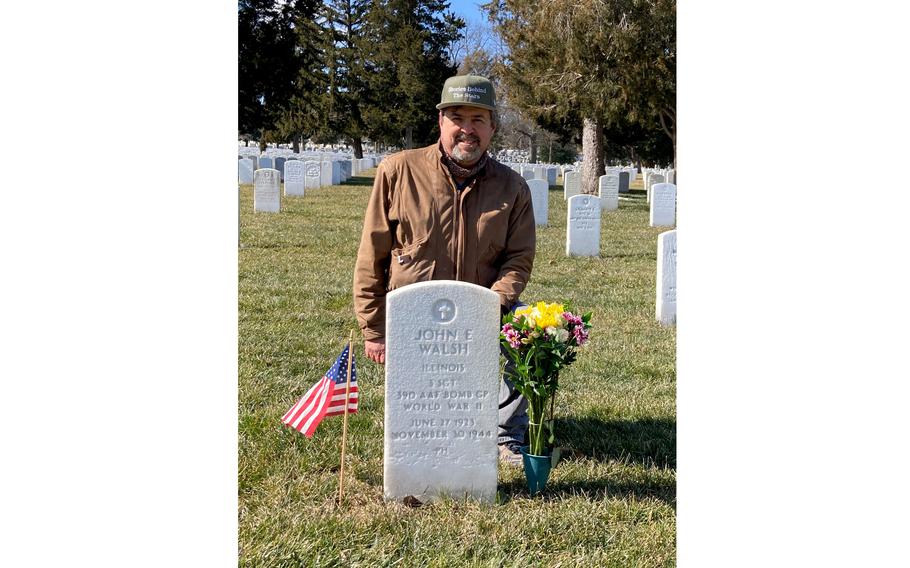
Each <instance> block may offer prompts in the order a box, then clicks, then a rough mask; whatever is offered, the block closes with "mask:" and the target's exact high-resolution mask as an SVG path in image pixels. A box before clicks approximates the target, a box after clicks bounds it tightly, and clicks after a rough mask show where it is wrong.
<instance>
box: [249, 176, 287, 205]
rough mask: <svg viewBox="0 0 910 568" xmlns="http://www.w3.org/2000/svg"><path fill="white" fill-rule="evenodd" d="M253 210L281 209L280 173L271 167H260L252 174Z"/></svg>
mask: <svg viewBox="0 0 910 568" xmlns="http://www.w3.org/2000/svg"><path fill="white" fill-rule="evenodd" d="M253 211H263V212H267V213H278V212H279V211H281V174H279V173H278V170H273V169H272V168H260V169H258V170H256V172H255V173H254V174H253Z"/></svg>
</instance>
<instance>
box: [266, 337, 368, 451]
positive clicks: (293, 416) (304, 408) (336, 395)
mask: <svg viewBox="0 0 910 568" xmlns="http://www.w3.org/2000/svg"><path fill="white" fill-rule="evenodd" d="M349 349H350V346H348V347H345V349H344V351H342V352H341V355H339V356H338V359H336V360H335V364H334V365H332V367H331V368H330V369H329V370H328V371H327V372H326V374H325V375H324V376H323V377H322V378H321V379H320V380H319V381H318V382H317V383H316V384H315V385H313V386H312V387H310V390H308V391H307V392H306V394H305V395H303V397H302V398H301V399H300V400H298V401H297V403H296V404H294V406H292V407H291V408H290V410H288V411H287V412H286V413H285V414H284V416H282V417H281V422H282V423H283V424H285V425H287V426H290V427H291V428H294V429H295V430H297V431H298V432H300V433H302V434H303V435H304V436H306V437H307V438H312V437H313V433H314V432H315V431H316V427H317V426H319V423H320V422H322V419H323V418H325V417H326V416H337V415H339V414H344V407H345V390H346V389H347V388H348V385H347V384H346V383H347V364H348V361H347V357H348V350H349ZM356 381H357V370H356V367H355V364H354V358H353V357H351V383H350V386H349V388H350V393H349V396H348V398H347V407H348V414H352V413H355V412H357V406H358V402H359V397H360V395H359V392H358V389H357V383H356Z"/></svg>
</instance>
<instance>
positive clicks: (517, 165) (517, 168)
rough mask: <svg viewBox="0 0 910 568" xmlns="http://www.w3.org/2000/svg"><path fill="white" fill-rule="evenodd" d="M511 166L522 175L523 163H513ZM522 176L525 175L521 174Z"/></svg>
mask: <svg viewBox="0 0 910 568" xmlns="http://www.w3.org/2000/svg"><path fill="white" fill-rule="evenodd" d="M511 168H512V169H513V170H515V171H516V172H517V173H518V175H521V164H512V166H511ZM521 177H524V176H523V175H521Z"/></svg>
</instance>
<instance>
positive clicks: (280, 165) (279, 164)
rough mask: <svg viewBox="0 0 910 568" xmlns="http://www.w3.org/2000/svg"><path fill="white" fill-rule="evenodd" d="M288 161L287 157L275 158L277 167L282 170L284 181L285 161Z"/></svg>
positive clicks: (282, 179)
mask: <svg viewBox="0 0 910 568" xmlns="http://www.w3.org/2000/svg"><path fill="white" fill-rule="evenodd" d="M287 161H288V159H287V158H284V157H281V156H279V157H277V158H275V169H276V170H278V171H279V172H281V181H284V163H285V162H287Z"/></svg>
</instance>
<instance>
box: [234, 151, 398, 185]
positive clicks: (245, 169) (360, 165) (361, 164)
mask: <svg viewBox="0 0 910 568" xmlns="http://www.w3.org/2000/svg"><path fill="white" fill-rule="evenodd" d="M379 160H380V158H376V157H370V158H361V159H357V158H353V159H343V160H327V159H322V160H319V159H311V160H297V159H285V158H275V160H274V162H273V161H272V159H271V158H268V157H260V158H256V157H255V156H253V157H247V158H243V157H242V158H240V159H239V160H238V165H237V179H238V181H239V183H253V173H254V172H255V171H256V170H258V169H265V168H271V169H275V170H277V171H278V173H279V177H280V179H281V181H287V173H286V172H287V167H286V166H287V164H289V163H291V164H293V163H295V162H296V163H301V164H310V163H315V164H320V163H321V164H325V163H326V162H330V163H333V164H339V166H338V168H339V169H340V174H339V173H333V174H326V173H325V172H323V173H322V178H321V180H322V181H321V182H320V185H335V184H339V183H342V182H343V181H346V180H347V179H348V178H350V177H351V176H352V175H357V174H359V173H360V172H362V171H363V170H367V169H370V168H373V167H376V166H377V165H378V163H379ZM298 167H299V166H295V165H292V170H293V171H294V172H296V171H297V168H298ZM306 167H308V168H309V166H306ZM333 167H334V166H333ZM323 170H325V166H323ZM307 175H308V176H309V175H311V174H309V173H308V174H307ZM313 175H315V174H313ZM316 187H319V186H316Z"/></svg>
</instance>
